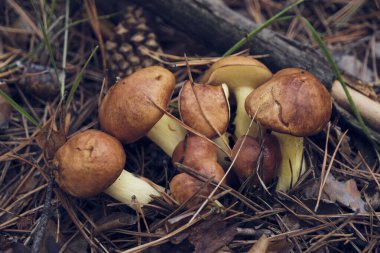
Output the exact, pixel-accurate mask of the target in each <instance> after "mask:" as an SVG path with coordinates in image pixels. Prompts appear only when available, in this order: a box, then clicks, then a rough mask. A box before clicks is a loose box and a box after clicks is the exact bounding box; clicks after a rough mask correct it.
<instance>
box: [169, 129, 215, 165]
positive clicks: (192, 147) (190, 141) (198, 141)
mask: <svg viewBox="0 0 380 253" xmlns="http://www.w3.org/2000/svg"><path fill="white" fill-rule="evenodd" d="M203 159H209V160H211V161H214V162H216V160H217V150H216V147H215V146H214V145H213V144H212V143H210V142H209V141H207V140H205V139H204V138H202V137H199V136H196V135H189V136H187V137H186V138H185V139H184V140H183V141H181V142H180V143H178V145H177V146H176V148H175V149H174V152H173V156H172V163H173V165H174V164H175V163H182V164H184V165H187V166H194V165H195V164H196V163H197V162H198V161H199V160H203Z"/></svg>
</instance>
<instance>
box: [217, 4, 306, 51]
mask: <svg viewBox="0 0 380 253" xmlns="http://www.w3.org/2000/svg"><path fill="white" fill-rule="evenodd" d="M304 1H305V0H298V1H296V2H294V3H292V4H291V5H289V6H288V7H286V8H284V9H283V10H282V11H280V12H279V13H277V14H276V15H274V16H273V17H271V18H270V19H268V20H267V21H265V22H264V23H263V24H261V25H260V26H258V27H257V28H256V29H254V30H253V31H251V32H250V33H248V34H247V36H246V37H244V38H243V39H241V40H240V41H238V42H237V43H236V44H235V45H233V46H232V47H231V48H230V49H228V51H227V52H225V53H224V55H223V57H226V56H229V55H231V54H232V53H234V52H235V51H236V50H238V49H239V48H241V47H242V46H244V45H245V43H247V42H248V41H250V40H251V39H252V38H253V37H255V36H256V34H258V33H259V32H261V31H262V30H263V29H265V28H266V27H268V26H270V25H271V24H273V23H274V22H276V21H277V20H278V19H279V18H280V17H281V16H282V15H284V14H285V13H286V12H288V11H289V10H290V9H292V8H293V7H295V6H297V5H299V4H300V3H302V2H304Z"/></svg>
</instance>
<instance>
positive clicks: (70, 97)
mask: <svg viewBox="0 0 380 253" xmlns="http://www.w3.org/2000/svg"><path fill="white" fill-rule="evenodd" d="M98 48H99V46H96V47H95V48H94V49H93V50H92V52H91V54H90V56H89V57H88V59H87V61H86V62H85V64H84V65H83V68H82V69H81V70H80V72H79V73H78V75H77V76H76V77H75V80H74V83H73V86H71V89H70V93H69V96H68V97H67V101H66V106H65V111H66V112H67V109H68V108H69V106H70V103H71V101H72V100H73V97H74V93H75V91H76V90H77V89H78V87H79V83H80V81H81V80H82V78H83V75H84V71H85V70H86V68H87V65H88V63H89V62H90V60H91V59H92V57H94V54H95V52H96V51H97V50H98Z"/></svg>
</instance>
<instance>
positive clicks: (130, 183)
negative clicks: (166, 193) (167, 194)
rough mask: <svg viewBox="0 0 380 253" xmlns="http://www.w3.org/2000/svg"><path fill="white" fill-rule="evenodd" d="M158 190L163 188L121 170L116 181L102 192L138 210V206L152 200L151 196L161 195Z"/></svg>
mask: <svg viewBox="0 0 380 253" xmlns="http://www.w3.org/2000/svg"><path fill="white" fill-rule="evenodd" d="M159 190H162V191H163V190H164V189H163V188H162V187H161V186H158V185H156V186H155V187H153V186H152V185H150V184H149V183H148V182H147V181H145V180H143V179H141V178H139V177H137V176H135V175H133V174H132V173H130V172H128V171H126V170H123V171H122V173H121V174H120V176H119V177H118V178H117V179H116V181H115V182H114V183H113V184H112V185H111V186H110V187H108V188H107V189H106V190H105V191H104V192H105V193H106V194H108V195H110V196H111V197H113V198H114V199H116V200H118V201H120V202H122V203H124V204H127V205H128V206H130V207H132V208H133V209H136V210H139V207H142V206H143V205H145V204H148V203H150V202H151V201H152V200H153V198H152V196H156V197H159V196H161V194H160V193H159Z"/></svg>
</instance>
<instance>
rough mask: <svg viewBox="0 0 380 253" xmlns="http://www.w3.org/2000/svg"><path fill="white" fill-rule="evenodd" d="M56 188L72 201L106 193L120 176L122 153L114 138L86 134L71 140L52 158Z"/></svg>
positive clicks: (97, 132)
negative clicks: (54, 167) (64, 192)
mask: <svg viewBox="0 0 380 253" xmlns="http://www.w3.org/2000/svg"><path fill="white" fill-rule="evenodd" d="M55 161H56V162H57V165H58V170H57V171H56V172H55V179H56V181H57V183H58V184H59V186H60V187H61V188H62V189H63V190H64V191H66V192H68V193H70V194H71V195H73V196H75V197H81V198H86V197H90V196H94V195H96V194H99V193H101V192H103V191H104V190H105V189H107V188H108V187H109V186H110V185H111V184H112V183H113V182H114V181H115V180H116V179H117V178H118V177H119V175H120V174H121V172H122V170H123V168H124V165H125V153H124V149H123V146H122V145H121V143H120V142H119V141H118V140H117V139H115V138H114V137H112V136H110V135H108V134H106V133H103V132H101V131H97V130H87V131H84V132H82V133H79V134H77V135H75V136H73V137H72V138H70V139H69V140H68V141H67V142H66V143H65V144H64V145H63V146H62V147H60V148H59V149H58V151H57V152H56V154H55Z"/></svg>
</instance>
